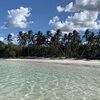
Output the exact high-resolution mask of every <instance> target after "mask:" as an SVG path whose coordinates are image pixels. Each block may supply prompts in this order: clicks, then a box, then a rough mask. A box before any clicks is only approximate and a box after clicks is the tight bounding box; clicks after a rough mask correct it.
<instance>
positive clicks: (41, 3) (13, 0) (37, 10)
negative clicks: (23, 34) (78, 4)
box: [0, 0, 68, 37]
mask: <svg viewBox="0 0 100 100" xmlns="http://www.w3.org/2000/svg"><path fill="white" fill-rule="evenodd" d="M65 2H66V3H67V2H68V0H1V2H0V8H1V9H0V26H2V25H3V24H4V22H6V20H7V15H8V12H7V11H8V10H12V9H19V8H20V7H21V6H22V7H27V8H32V10H31V16H30V17H29V18H28V21H30V20H31V21H34V23H33V24H30V25H29V26H28V27H27V28H8V29H0V36H5V37H6V35H7V34H8V33H16V34H17V33H18V32H19V31H21V30H22V31H25V30H30V29H32V30H33V31H34V32H37V31H38V30H41V31H43V32H45V31H47V30H49V29H52V27H51V26H50V25H49V24H48V23H49V20H50V19H52V17H53V16H56V15H57V11H56V6H58V5H60V4H61V5H64V4H65ZM59 15H61V14H59Z"/></svg>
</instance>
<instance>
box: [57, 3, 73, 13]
mask: <svg viewBox="0 0 100 100" xmlns="http://www.w3.org/2000/svg"><path fill="white" fill-rule="evenodd" d="M56 9H57V11H58V12H63V11H64V12H70V11H72V10H73V2H71V3H69V4H68V5H66V7H61V6H57V7H56Z"/></svg>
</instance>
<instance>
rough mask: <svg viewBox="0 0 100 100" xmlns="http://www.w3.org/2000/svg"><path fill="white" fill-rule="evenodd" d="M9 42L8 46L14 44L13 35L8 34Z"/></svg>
mask: <svg viewBox="0 0 100 100" xmlns="http://www.w3.org/2000/svg"><path fill="white" fill-rule="evenodd" d="M7 41H8V44H12V41H13V39H12V35H11V34H8V37H7Z"/></svg>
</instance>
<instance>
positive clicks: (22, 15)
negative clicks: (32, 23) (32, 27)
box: [3, 7, 31, 28]
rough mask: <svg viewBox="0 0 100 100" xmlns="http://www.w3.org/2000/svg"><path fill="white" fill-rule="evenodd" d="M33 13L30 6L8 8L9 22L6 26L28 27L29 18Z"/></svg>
mask: <svg viewBox="0 0 100 100" xmlns="http://www.w3.org/2000/svg"><path fill="white" fill-rule="evenodd" d="M30 15H31V9H30V8H24V7H20V8H19V9H13V10H8V16H7V22H5V24H4V26H3V27H4V28H26V27H27V26H28V24H29V22H28V21H27V18H28V17H30Z"/></svg>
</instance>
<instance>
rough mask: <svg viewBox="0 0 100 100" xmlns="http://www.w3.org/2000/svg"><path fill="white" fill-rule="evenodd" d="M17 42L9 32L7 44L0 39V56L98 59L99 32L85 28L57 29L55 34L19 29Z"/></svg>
mask: <svg viewBox="0 0 100 100" xmlns="http://www.w3.org/2000/svg"><path fill="white" fill-rule="evenodd" d="M17 41H18V43H17V44H14V43H13V38H12V35H11V34H8V36H7V42H8V43H7V44H5V43H3V42H2V41H0V57H1V58H4V57H5V58H7V57H64V58H76V59H82V58H86V59H100V32H97V33H96V32H92V31H90V30H88V29H87V30H86V31H85V32H84V34H83V35H82V34H80V33H79V32H78V31H76V30H74V31H73V32H70V33H66V34H63V33H62V32H61V30H60V29H57V31H56V32H55V34H52V33H51V31H47V32H46V34H43V33H42V32H41V31H38V32H37V33H34V32H33V31H32V30H29V31H28V32H22V31H20V32H19V33H18V40H17Z"/></svg>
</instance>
